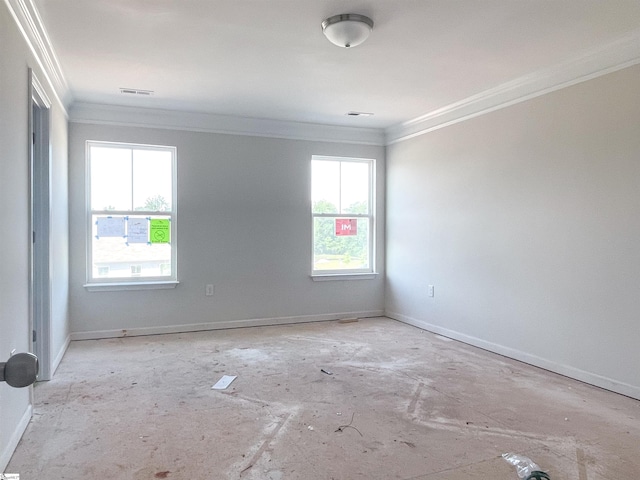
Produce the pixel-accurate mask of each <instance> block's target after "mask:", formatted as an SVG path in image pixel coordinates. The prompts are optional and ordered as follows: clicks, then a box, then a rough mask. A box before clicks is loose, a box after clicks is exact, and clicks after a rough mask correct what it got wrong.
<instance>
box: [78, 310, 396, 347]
mask: <svg viewBox="0 0 640 480" xmlns="http://www.w3.org/2000/svg"><path fill="white" fill-rule="evenodd" d="M383 313H384V312H383V311H382V310H371V311H362V312H342V313H327V314H321V315H300V316H295V317H272V318H250V319H244V320H227V321H222V322H210V323H192V324H186V325H167V326H157V327H140V328H127V329H122V330H94V331H90V332H73V333H72V334H71V340H97V339H101V338H120V337H137V336H142V335H163V334H167V333H186V332H201V331H206V330H224V329H228V328H244V327H264V326H270V325H289V324H292V323H309V322H326V321H330V320H340V319H341V318H372V317H381V316H383Z"/></svg>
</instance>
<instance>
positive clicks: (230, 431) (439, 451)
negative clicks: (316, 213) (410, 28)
mask: <svg viewBox="0 0 640 480" xmlns="http://www.w3.org/2000/svg"><path fill="white" fill-rule="evenodd" d="M443 340H444V339H443V338H441V337H437V336H435V335H433V334H431V333H428V332H425V331H422V330H419V329H416V328H414V327H411V326H408V325H404V324H401V323H398V322H395V321H392V320H389V319H384V318H379V319H364V320H360V321H359V322H357V323H338V322H323V323H315V324H303V325H290V326H276V327H258V328H244V329H237V330H221V331H211V332H194V333H186V334H172V335H162V336H150V337H127V338H117V339H107V340H100V341H82V342H73V343H72V345H71V346H70V348H69V351H68V353H67V355H66V356H65V358H64V360H63V361H62V363H61V365H60V367H59V369H58V372H57V373H56V375H55V377H54V379H53V380H51V381H50V382H43V383H40V384H38V385H37V386H36V388H35V406H34V408H35V412H34V417H33V420H32V422H31V424H30V425H29V427H28V428H27V431H26V433H25V435H24V437H23V439H22V440H21V442H20V445H19V446H18V448H17V450H16V453H15V455H14V456H13V458H12V460H11V462H10V464H9V467H8V468H7V471H10V472H16V473H20V474H21V477H20V478H21V480H41V479H44V478H65V479H68V480H85V479H87V478H118V479H122V480H143V479H144V480H149V479H154V478H162V477H158V476H157V475H166V477H165V478H167V479H171V478H175V479H191V478H219V479H242V480H257V479H260V480H262V479H270V480H284V479H293V480H297V479H300V480H329V479H336V480H337V479H340V480H352V479H367V480H370V479H380V480H387V479H399V480H409V479H414V480H417V479H423V480H434V479H438V480H462V479H464V480H467V479H483V480H484V479H487V478H496V479H498V478H500V479H512V478H513V479H515V478H516V474H515V471H514V470H513V467H512V466H510V465H508V464H507V463H506V462H504V460H503V459H502V458H501V454H503V453H505V452H516V453H520V454H523V455H526V456H528V457H530V458H532V459H533V460H534V461H535V462H536V463H537V464H539V465H540V466H541V467H542V468H543V469H545V470H546V471H548V472H549V474H550V475H551V478H552V479H553V480H576V479H578V480H621V479H627V478H635V475H636V473H637V472H638V471H640V457H639V456H638V455H637V449H638V445H640V420H639V419H640V402H638V401H636V400H633V399H630V398H627V397H624V396H621V395H617V394H614V393H611V392H607V391H604V390H601V389H598V388H595V387H591V386H589V385H585V384H583V383H580V382H577V381H573V380H570V379H567V378H565V377H561V376H559V375H554V374H551V373H549V372H545V371H543V370H540V369H537V368H534V367H531V366H528V365H525V364H521V363H519V362H516V361H512V360H509V359H506V358H504V357H501V356H498V355H493V354H491V353H488V352H486V351H483V350H480V349H477V348H474V347H470V346H468V345H464V344H461V343H459V342H456V341H449V340H448V339H447V340H444V341H443ZM322 369H325V370H328V371H330V372H331V373H332V375H328V374H325V373H323V372H322ZM222 375H237V376H238V377H237V379H236V380H235V381H234V382H233V383H232V384H231V385H230V386H229V387H228V388H227V389H226V390H223V391H216V390H212V389H211V386H212V385H213V384H214V383H215V382H216V381H217V380H218V379H219V378H220V377H221V376H222ZM350 423H351V425H350V426H347V425H349V424H350Z"/></svg>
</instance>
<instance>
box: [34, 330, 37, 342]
mask: <svg viewBox="0 0 640 480" xmlns="http://www.w3.org/2000/svg"><path fill="white" fill-rule="evenodd" d="M33 341H34V342H35V341H36V331H35V330H33Z"/></svg>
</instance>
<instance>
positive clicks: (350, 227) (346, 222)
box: [336, 218, 358, 237]
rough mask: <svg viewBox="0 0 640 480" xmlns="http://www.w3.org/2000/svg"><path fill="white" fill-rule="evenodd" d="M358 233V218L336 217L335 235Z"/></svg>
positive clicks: (343, 235)
mask: <svg viewBox="0 0 640 480" xmlns="http://www.w3.org/2000/svg"><path fill="white" fill-rule="evenodd" d="M357 234H358V220H357V219H355V218H336V237H346V236H348V235H357Z"/></svg>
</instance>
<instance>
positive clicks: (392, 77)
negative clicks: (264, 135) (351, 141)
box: [33, 0, 640, 129]
mask: <svg viewBox="0 0 640 480" xmlns="http://www.w3.org/2000/svg"><path fill="white" fill-rule="evenodd" d="M33 1H34V5H35V7H36V8H37V10H38V11H39V13H40V16H41V17H42V21H43V24H44V27H45V28H46V31H47V33H48V36H49V38H50V39H51V43H52V45H53V48H54V50H55V55H56V56H57V58H58V60H59V63H60V65H61V67H62V71H63V73H64V76H65V77H66V81H67V84H68V86H69V88H70V92H71V96H72V98H73V101H74V102H89V103H99V104H109V105H124V106H141V107H149V108H160V109H170V110H178V111H188V112H202V113H213V114H218V115H233V116H240V117H251V118H266V119H275V120H285V121H297V122H309V123H317V124H327V125H351V126H357V127H364V128H378V129H382V128H389V127H392V126H394V125H397V124H399V123H401V122H405V121H407V120H411V119H414V118H416V117H420V116H423V115H425V114H429V113H430V112H434V111H437V110H439V109H442V108H445V107H446V106H448V105H451V104H454V103H456V102H460V101H462V100H463V99H466V98H469V97H472V96H474V95H478V94H480V93H482V92H484V91H486V90H488V89H491V88H493V87H496V86H498V85H502V84H505V83H507V82H511V81H513V80H515V79H518V78H522V77H524V76H527V75H532V74H535V73H536V72H539V71H545V70H548V69H550V68H553V67H555V66H557V65H562V64H566V63H567V62H571V61H573V60H575V59H576V58H579V57H580V56H584V55H585V54H587V53H588V52H591V53H593V52H594V51H595V50H594V49H597V48H598V47H599V46H602V45H607V44H611V42H615V41H616V40H617V39H620V38H621V37H624V36H625V35H629V34H630V33H633V32H638V31H639V30H638V29H639V28H640V1H638V0H369V1H366V0H181V1H179V0H33ZM339 13H360V14H364V15H367V16H369V17H371V18H372V19H373V21H374V22H375V26H374V29H373V32H372V34H371V36H370V38H369V39H368V40H367V42H365V43H364V44H362V45H360V46H358V47H354V48H351V49H344V48H339V47H336V46H334V45H333V44H331V43H330V42H329V41H328V40H327V39H326V38H324V36H323V35H322V31H321V27H320V24H321V22H322V20H323V19H325V18H326V17H328V16H331V15H335V14H339ZM121 87H126V88H136V89H144V90H153V91H154V92H155V94H154V95H153V96H151V97H140V96H138V97H136V96H125V95H123V94H121V93H120V92H119V89H120V88H121ZM352 110H353V111H363V112H373V113H375V115H374V116H373V117H366V118H364V117H359V118H353V117H348V116H346V113H347V112H348V111H352Z"/></svg>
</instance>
